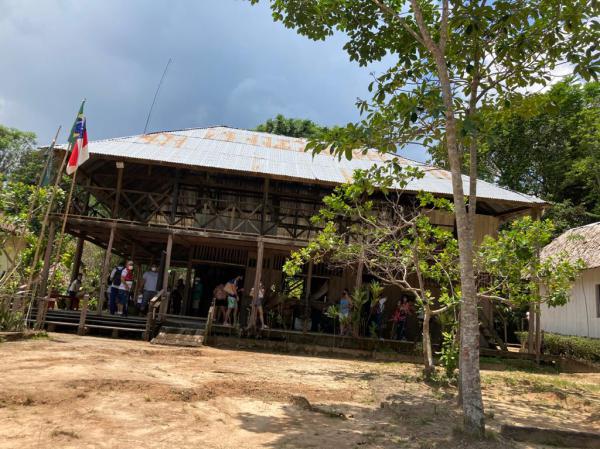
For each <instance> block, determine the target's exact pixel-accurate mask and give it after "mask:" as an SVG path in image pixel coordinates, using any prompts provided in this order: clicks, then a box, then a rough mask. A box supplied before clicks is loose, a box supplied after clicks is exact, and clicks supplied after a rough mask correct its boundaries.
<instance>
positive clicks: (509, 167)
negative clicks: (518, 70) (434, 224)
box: [432, 79, 600, 233]
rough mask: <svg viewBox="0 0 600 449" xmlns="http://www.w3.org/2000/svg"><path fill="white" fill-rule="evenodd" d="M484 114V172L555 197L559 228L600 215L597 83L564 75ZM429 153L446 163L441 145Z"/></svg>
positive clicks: (500, 181)
mask: <svg viewBox="0 0 600 449" xmlns="http://www.w3.org/2000/svg"><path fill="white" fill-rule="evenodd" d="M482 117H483V120H482V122H483V126H485V132H483V133H481V135H482V138H481V140H480V142H479V154H478V162H479V167H478V170H479V173H480V174H481V176H482V177H485V178H486V179H488V180H490V181H495V182H497V183H498V184H500V185H502V186H503V187H508V188H510V189H514V190H517V191H520V192H525V193H529V194H532V195H536V196H538V197H541V198H543V199H545V200H547V201H550V202H552V203H554V207H553V208H552V209H551V210H550V215H549V217H551V218H552V219H553V221H554V222H555V224H556V227H555V232H557V233H562V232H563V231H564V230H565V229H567V228H571V227H574V226H581V225H584V224H587V223H590V222H594V221H598V220H600V83H597V82H591V83H587V84H577V83H575V82H574V80H573V79H567V80H565V81H562V82H559V83H556V84H555V85H553V86H552V88H551V89H550V90H548V91H547V92H544V93H537V94H533V95H526V96H523V97H522V98H516V99H513V101H512V102H511V103H510V104H508V105H506V106H503V107H501V108H500V109H496V108H494V107H486V108H483V109H482ZM432 156H433V160H434V162H435V163H436V165H440V166H447V160H446V159H447V158H446V154H445V149H444V148H443V147H442V146H438V147H437V148H435V149H433V150H432ZM467 164H468V161H466V163H463V172H466V170H467Z"/></svg>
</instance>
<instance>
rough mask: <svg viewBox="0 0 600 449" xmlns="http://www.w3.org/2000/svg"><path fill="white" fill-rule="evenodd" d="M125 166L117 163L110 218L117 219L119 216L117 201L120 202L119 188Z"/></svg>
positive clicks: (121, 185) (121, 183)
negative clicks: (114, 192) (115, 186)
mask: <svg viewBox="0 0 600 449" xmlns="http://www.w3.org/2000/svg"><path fill="white" fill-rule="evenodd" d="M124 168H125V164H124V163H123V162H117V193H116V194H115V204H113V209H112V218H117V217H118V215H119V201H121V188H122V187H123V169H124Z"/></svg>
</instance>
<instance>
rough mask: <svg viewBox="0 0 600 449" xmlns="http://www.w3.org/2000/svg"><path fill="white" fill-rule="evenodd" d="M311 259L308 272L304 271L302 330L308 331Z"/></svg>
mask: <svg viewBox="0 0 600 449" xmlns="http://www.w3.org/2000/svg"><path fill="white" fill-rule="evenodd" d="M312 273H313V261H312V260H309V261H308V272H307V273H306V288H305V290H304V323H303V324H302V332H308V320H309V319H310V290H311V288H312Z"/></svg>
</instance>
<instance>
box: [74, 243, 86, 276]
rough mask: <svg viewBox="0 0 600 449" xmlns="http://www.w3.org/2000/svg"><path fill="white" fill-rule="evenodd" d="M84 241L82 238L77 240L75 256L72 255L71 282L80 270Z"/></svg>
mask: <svg viewBox="0 0 600 449" xmlns="http://www.w3.org/2000/svg"><path fill="white" fill-rule="evenodd" d="M84 244H85V240H84V239H83V237H78V238H77V246H76V248H75V254H74V255H73V267H72V269H71V282H73V281H74V280H75V278H76V277H77V275H78V274H79V271H80V270H81V256H82V255H83V245H84Z"/></svg>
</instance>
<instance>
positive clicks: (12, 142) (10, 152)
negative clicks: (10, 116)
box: [0, 125, 35, 175]
mask: <svg viewBox="0 0 600 449" xmlns="http://www.w3.org/2000/svg"><path fill="white" fill-rule="evenodd" d="M34 147H35V134H34V133H31V132H25V131H20V130H18V129H15V128H7V127H6V126H2V125H0V174H3V175H7V174H10V173H11V172H12V171H13V170H15V169H16V168H17V167H18V166H19V165H20V164H21V159H22V158H23V157H24V156H25V155H26V154H27V153H28V152H30V151H33V149H34Z"/></svg>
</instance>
